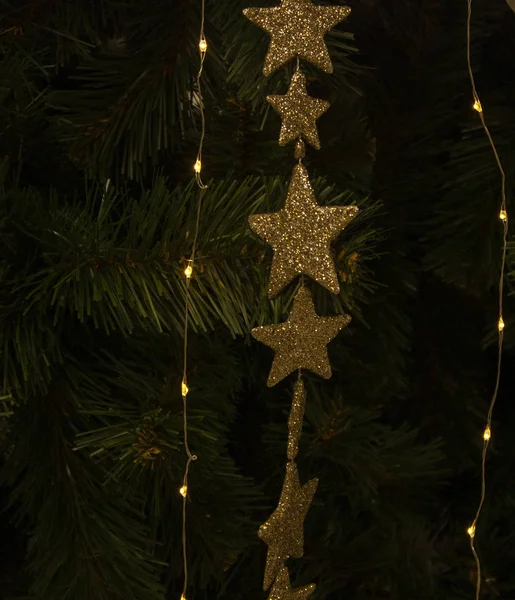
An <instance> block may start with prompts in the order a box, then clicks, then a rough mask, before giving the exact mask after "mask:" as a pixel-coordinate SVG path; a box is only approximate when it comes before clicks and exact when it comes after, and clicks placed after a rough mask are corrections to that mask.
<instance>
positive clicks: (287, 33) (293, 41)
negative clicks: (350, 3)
mask: <svg viewBox="0 0 515 600" xmlns="http://www.w3.org/2000/svg"><path fill="white" fill-rule="evenodd" d="M349 13H350V8H349V7H347V6H318V5H314V4H313V3H312V2H311V0H281V4H280V5H279V6H274V7H272V8H246V9H245V10H244V11H243V14H244V15H245V16H246V17H247V18H248V19H250V20H251V21H252V22H253V23H255V24H256V25H258V26H259V27H261V28H262V29H264V30H265V31H267V32H268V33H269V34H270V37H271V42H270V47H269V49H268V54H267V55H266V59H265V67H264V69H263V73H264V74H265V75H270V74H271V73H273V72H274V71H275V70H277V69H278V68H279V67H280V66H281V65H283V64H284V63H286V62H288V61H289V60H290V59H292V58H294V57H295V56H299V57H300V58H303V59H304V60H307V61H309V62H311V63H313V64H314V65H316V66H317V67H318V68H319V69H322V71H326V72H327V73H332V72H333V64H332V62H331V57H330V56H329V51H328V50H327V46H326V44H325V42H324V35H325V34H326V33H327V32H328V31H329V30H330V29H332V28H333V27H334V26H335V25H336V24H337V23H339V22H340V21H343V19H345V17H347V16H348V15H349Z"/></svg>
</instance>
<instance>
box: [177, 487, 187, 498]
mask: <svg viewBox="0 0 515 600" xmlns="http://www.w3.org/2000/svg"><path fill="white" fill-rule="evenodd" d="M179 494H180V495H181V496H182V497H183V498H186V496H187V495H188V486H187V485H183V486H182V487H181V489H180V490H179Z"/></svg>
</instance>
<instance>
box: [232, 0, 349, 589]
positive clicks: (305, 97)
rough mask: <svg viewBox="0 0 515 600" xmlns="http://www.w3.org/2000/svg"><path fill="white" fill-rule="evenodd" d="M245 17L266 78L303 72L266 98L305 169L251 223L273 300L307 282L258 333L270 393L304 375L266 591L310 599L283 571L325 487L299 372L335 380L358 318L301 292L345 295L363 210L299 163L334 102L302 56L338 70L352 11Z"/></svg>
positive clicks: (296, 2) (285, 9) (279, 11)
mask: <svg viewBox="0 0 515 600" xmlns="http://www.w3.org/2000/svg"><path fill="white" fill-rule="evenodd" d="M243 13H244V15H245V16H246V17H247V18H248V19H250V20H251V21H252V22H253V23H255V24H256V25H258V26H259V27H261V28H262V29H264V30H265V31H267V32H268V33H269V34H270V38H271V39H270V46H269V49H268V53H267V55H266V59H265V66H264V69H263V72H264V74H265V75H270V74H271V73H273V72H274V71H275V70H277V69H278V68H279V67H281V66H282V65H284V64H285V63H287V62H288V61H290V60H291V59H293V58H295V57H297V69H296V71H295V72H294V74H293V77H292V80H291V83H290V86H289V89H288V91H287V92H286V94H284V95H274V96H268V98H267V101H268V102H269V103H270V104H271V106H272V107H273V108H274V109H275V110H276V111H277V112H278V113H279V115H280V116H281V118H282V125H281V132H280V135H279V144H280V145H281V146H284V145H286V144H288V143H289V142H292V141H296V144H295V158H296V159H297V160H298V164H296V165H295V167H294V168H293V175H292V179H291V182H290V186H289V189H288V194H287V197H286V201H285V205H284V207H283V208H282V209H281V210H279V211H278V212H275V213H269V214H257V215H251V216H250V217H249V224H250V227H251V229H252V230H253V231H254V232H255V233H256V234H257V235H259V236H260V237H261V238H262V239H263V240H264V241H265V242H266V243H267V244H269V245H270V246H272V248H273V251H274V257H273V262H272V269H271V274H270V282H269V289H268V295H269V297H270V298H274V297H275V296H276V295H277V294H279V292H281V290H283V288H284V287H285V286H287V285H288V284H289V283H291V282H292V281H293V280H294V279H295V278H296V277H298V276H299V275H300V276H301V286H300V289H299V290H298V292H297V293H296V295H295V298H294V301H293V307H292V310H291V314H290V316H289V318H288V319H287V320H286V321H285V322H284V323H280V324H278V325H264V326H261V327H256V328H255V329H253V330H252V335H253V336H254V338H255V339H257V340H258V341H260V342H262V343H264V344H266V345H267V346H269V347H270V348H272V349H273V350H274V351H275V357H274V361H273V364H272V368H271V370H270V374H269V376H268V385H269V386H273V385H276V384H277V383H279V382H280V381H282V380H283V379H284V378H286V377H288V375H290V374H291V373H293V372H294V371H298V380H297V382H296V384H295V388H294V394H293V400H292V406H291V411H290V417H289V419H288V448H287V458H288V462H287V465H286V477H285V480H284V484H283V488H282V491H281V496H280V498H279V503H278V505H277V508H276V509H275V510H274V512H273V513H272V515H271V516H270V517H269V518H268V520H267V521H266V522H265V523H264V524H263V525H262V526H261V527H260V529H259V533H258V535H259V537H260V538H261V539H262V540H263V541H264V542H265V543H266V544H267V546H268V550H267V558H266V566H265V573H264V582H263V587H264V589H265V590H267V589H268V588H270V587H271V591H270V596H269V600H307V598H308V597H309V596H310V595H311V594H312V592H313V591H314V589H315V586H314V585H313V584H311V585H308V586H304V587H301V588H297V589H291V586H290V576H289V573H288V569H287V567H286V565H285V563H286V560H287V559H288V558H292V557H293V558H300V557H301V556H302V555H303V552H304V548H303V546H304V529H303V528H304V520H305V518H306V514H307V512H308V510H309V507H310V505H311V502H312V500H313V496H314V494H315V491H316V488H317V485H318V479H311V480H310V481H308V482H307V483H305V484H304V485H301V483H300V479H299V473H298V469H297V465H296V463H295V459H296V457H297V454H298V452H299V441H300V437H301V433H302V422H303V419H304V409H305V404H306V388H305V386H304V382H303V380H302V377H301V376H302V370H303V369H306V370H309V371H312V372H314V373H316V374H317V375H319V376H321V377H324V378H326V379H328V378H329V377H331V365H330V362H329V356H328V353H327V344H329V342H331V340H333V339H334V338H335V337H336V335H337V334H338V333H339V332H340V331H341V330H342V329H343V328H344V327H345V326H346V325H348V324H349V322H350V320H351V318H350V316H349V315H338V316H335V317H321V316H319V315H318V314H317V313H316V311H315V306H314V304H313V299H312V296H311V292H310V291H309V289H308V288H306V287H304V275H307V276H308V277H309V278H311V279H312V280H314V281H315V282H317V283H319V284H320V285H322V286H324V287H325V288H326V289H327V290H328V291H329V292H331V293H333V294H338V293H339V292H340V284H339V281H338V274H337V272H336V268H335V265H334V259H333V255H332V249H331V243H332V242H333V241H334V240H335V239H336V237H337V236H338V235H339V234H340V233H341V231H342V230H343V229H344V228H345V227H346V226H347V225H348V224H349V223H350V222H351V221H352V219H354V218H355V217H356V215H357V214H358V208H357V207H356V206H345V207H344V206H320V205H319V204H318V203H317V201H316V198H315V194H314V191H313V188H312V186H311V183H310V181H309V176H308V172H307V170H306V168H305V167H304V165H303V164H302V159H303V158H304V156H305V144H304V140H305V141H306V142H308V143H309V144H310V145H311V146H313V147H314V148H316V149H320V140H319V137H318V131H317V125H316V122H317V119H318V118H319V117H320V116H322V115H323V114H324V113H325V112H326V111H327V110H328V108H329V103H328V102H326V101H325V100H322V99H319V98H313V97H311V96H309V94H308V92H307V87H306V77H305V75H304V74H303V73H302V72H301V70H300V59H304V60H306V61H308V62H311V63H313V64H314V65H315V66H317V67H318V68H320V69H322V70H323V71H325V72H327V73H332V71H333V65H332V62H331V58H330V56H329V52H328V49H327V46H326V44H325V41H324V36H325V34H326V33H327V32H328V31H329V30H330V29H331V28H332V27H334V26H335V25H336V24H337V23H339V22H340V21H342V20H343V19H344V18H345V17H346V16H348V14H349V13H350V9H349V8H348V7H343V6H320V5H315V4H313V2H312V0H280V4H279V6H275V7H272V8H247V9H245V10H244V11H243Z"/></svg>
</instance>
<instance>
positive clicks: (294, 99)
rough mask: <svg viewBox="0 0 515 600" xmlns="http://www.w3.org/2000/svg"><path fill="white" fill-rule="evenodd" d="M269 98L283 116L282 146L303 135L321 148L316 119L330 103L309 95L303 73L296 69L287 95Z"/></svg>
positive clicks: (280, 140) (316, 146)
mask: <svg viewBox="0 0 515 600" xmlns="http://www.w3.org/2000/svg"><path fill="white" fill-rule="evenodd" d="M267 100H268V102H270V104H271V105H272V106H273V107H274V108H275V110H276V111H277V112H278V113H279V114H280V115H281V117H282V121H283V122H282V126H281V133H280V136H279V145H280V146H285V145H286V144H287V143H288V142H291V141H293V140H296V139H297V138H300V137H303V138H304V139H305V140H306V141H307V142H308V143H309V144H311V145H312V146H313V147H314V148H316V149H317V150H319V149H320V140H319V138H318V131H317V125H316V121H317V119H318V118H319V117H321V116H322V115H323V114H324V113H325V111H326V110H327V109H328V108H329V106H330V105H329V102H326V101H325V100H321V99H320V98H312V97H311V96H308V91H307V89H306V76H305V75H304V74H303V73H301V72H300V71H295V73H294V74H293V77H292V80H291V84H290V88H289V89H288V92H287V94H286V95H284V96H268V97H267Z"/></svg>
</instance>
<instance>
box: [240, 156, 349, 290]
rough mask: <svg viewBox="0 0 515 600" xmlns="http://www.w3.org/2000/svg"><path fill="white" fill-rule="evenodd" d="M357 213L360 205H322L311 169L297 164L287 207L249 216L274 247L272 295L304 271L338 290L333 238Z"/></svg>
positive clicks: (261, 235) (326, 285)
mask: <svg viewBox="0 0 515 600" xmlns="http://www.w3.org/2000/svg"><path fill="white" fill-rule="evenodd" d="M357 214H358V208H357V207H356V206H319V205H318V204H317V201H316V199H315V194H314V192H313V188H312V187H311V183H310V182H309V177H308V172H307V171H306V169H305V168H304V166H303V165H301V164H298V165H295V167H294V169H293V177H292V180H291V183H290V187H289V189H288V196H287V198H286V202H285V205H284V208H283V209H282V210H280V211H279V212H276V213H269V214H262V215H251V216H250V217H249V224H250V226H251V228H252V230H253V231H254V232H255V233H257V235H259V236H260V237H262V238H263V239H264V240H265V242H267V243H268V244H270V245H271V246H272V247H273V249H274V258H273V261H272V270H271V273H270V284H269V289H268V295H269V297H270V298H273V297H274V296H276V295H277V294H278V293H279V292H280V291H281V290H282V289H283V288H284V286H285V285H287V284H288V283H289V282H290V281H291V280H292V279H293V278H294V277H296V276H297V275H300V274H301V273H305V274H306V275H308V276H309V277H311V278H312V279H314V280H315V281H317V282H318V283H320V284H321V285H323V286H324V287H326V288H327V289H328V290H329V291H330V292H331V293H333V294H338V293H339V292H340V284H339V282H338V274H337V273H336V268H335V266H334V261H333V257H332V255H331V241H332V240H334V238H336V237H337V236H338V234H339V233H340V232H341V231H342V229H344V227H346V226H347V225H348V223H349V222H350V221H351V220H352V219H353V218H354V217H355V216H356V215H357Z"/></svg>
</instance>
